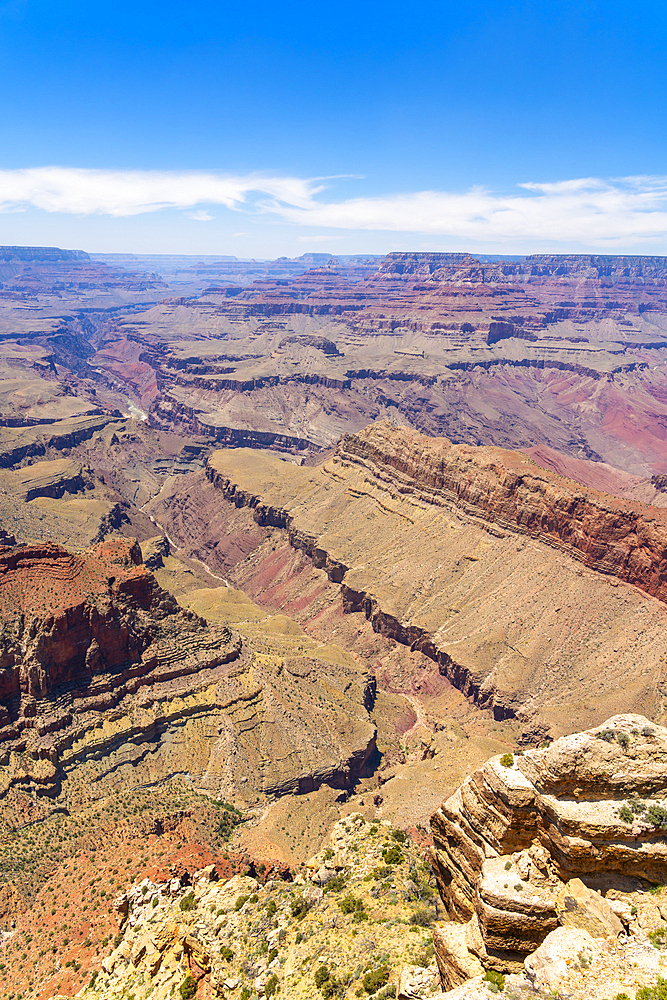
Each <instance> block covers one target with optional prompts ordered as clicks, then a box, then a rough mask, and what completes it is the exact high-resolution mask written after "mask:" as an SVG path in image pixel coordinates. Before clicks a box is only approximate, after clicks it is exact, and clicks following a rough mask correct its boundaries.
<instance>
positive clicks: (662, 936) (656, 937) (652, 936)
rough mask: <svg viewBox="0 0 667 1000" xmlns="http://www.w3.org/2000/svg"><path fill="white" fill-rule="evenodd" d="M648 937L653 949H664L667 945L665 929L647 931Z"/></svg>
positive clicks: (666, 928) (666, 929)
mask: <svg viewBox="0 0 667 1000" xmlns="http://www.w3.org/2000/svg"><path fill="white" fill-rule="evenodd" d="M648 936H649V940H650V941H651V944H652V945H653V946H654V947H655V948H664V947H665V945H667V927H658V928H657V930H654V931H649V935H648Z"/></svg>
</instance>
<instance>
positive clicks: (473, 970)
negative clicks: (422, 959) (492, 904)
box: [433, 922, 484, 989]
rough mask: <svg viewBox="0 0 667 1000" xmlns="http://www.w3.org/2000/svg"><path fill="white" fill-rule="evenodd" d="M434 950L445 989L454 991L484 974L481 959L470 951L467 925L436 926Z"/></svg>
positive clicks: (448, 924) (443, 924)
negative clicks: (455, 988)
mask: <svg viewBox="0 0 667 1000" xmlns="http://www.w3.org/2000/svg"><path fill="white" fill-rule="evenodd" d="M433 948H434V951H435V960H436V962H437V963H438V970H439V972H440V982H441V983H442V986H443V988H444V989H452V988H453V987H454V986H458V985H460V984H461V983H465V982H466V980H468V979H472V978H473V977H474V976H479V975H481V974H482V973H483V972H484V967H483V966H482V963H481V962H480V960H479V958H478V957H477V956H476V955H474V954H473V953H472V952H471V951H470V950H469V949H468V940H467V935H466V925H465V924H456V923H453V922H452V923H439V924H436V925H435V927H434V928H433Z"/></svg>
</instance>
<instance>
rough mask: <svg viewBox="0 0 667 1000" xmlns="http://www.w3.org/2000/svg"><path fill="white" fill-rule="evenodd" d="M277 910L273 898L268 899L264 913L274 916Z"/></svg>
mask: <svg viewBox="0 0 667 1000" xmlns="http://www.w3.org/2000/svg"><path fill="white" fill-rule="evenodd" d="M277 912H278V907H277V906H276V901H275V899H270V900H269V901H268V903H267V904H266V915H267V917H274V916H275V915H276V913H277Z"/></svg>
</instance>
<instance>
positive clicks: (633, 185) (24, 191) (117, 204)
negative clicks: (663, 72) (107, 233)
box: [0, 167, 667, 249]
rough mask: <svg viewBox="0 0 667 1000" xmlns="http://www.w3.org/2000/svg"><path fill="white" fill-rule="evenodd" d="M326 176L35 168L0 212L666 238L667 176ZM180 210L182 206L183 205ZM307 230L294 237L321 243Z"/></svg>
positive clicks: (7, 184) (607, 243)
mask: <svg viewBox="0 0 667 1000" xmlns="http://www.w3.org/2000/svg"><path fill="white" fill-rule="evenodd" d="M324 181H326V178H325V179H323V178H299V177H276V176H264V175H261V174H259V173H256V174H249V175H246V176H233V175H224V174H217V173H202V172H194V171H192V172H166V171H138V170H136V171H120V170H87V169H80V168H68V167H36V168H30V169H23V170H0V211H3V212H16V211H23V210H25V209H27V208H29V207H33V208H37V209H41V210H43V211H45V212H49V213H54V212H59V213H67V214H74V215H107V216H113V217H123V216H134V215H140V214H143V213H147V212H158V211H161V210H164V209H180V210H183V211H186V214H187V215H188V216H189V217H190V218H193V219H197V220H198V221H208V220H209V219H210V218H211V217H212V216H211V215H210V213H209V212H208V211H207V210H206V207H205V206H209V207H210V206H216V205H217V206H223V207H225V208H227V209H229V210H233V211H237V212H243V213H245V214H246V215H249V216H253V217H254V218H255V219H256V220H259V219H261V218H265V219H268V218H269V217H272V218H274V219H275V218H276V217H278V218H280V219H281V220H282V221H283V222H286V223H289V224H292V225H296V226H299V227H304V228H306V227H317V229H318V230H320V233H321V232H322V230H328V231H331V230H347V231H367V232H368V231H375V232H378V233H379V232H395V233H401V232H403V233H410V234H417V233H421V234H424V235H426V236H431V237H441V238H446V239H447V240H450V241H451V240H453V241H458V242H459V243H465V242H467V241H471V242H472V241H474V242H475V243H486V244H490V243H494V244H498V243H503V244H517V245H519V244H522V243H524V244H525V243H527V242H535V241H538V242H541V243H543V244H552V243H553V244H557V243H562V244H570V245H572V244H575V245H578V244H581V245H587V246H597V247H603V248H609V249H613V248H615V247H617V246H631V245H633V244H637V243H640V244H650V243H654V242H656V241H659V240H661V241H664V240H665V239H667V177H653V176H648V177H647V176H637V177H625V178H615V179H606V180H605V179H601V178H596V177H588V178H577V179H571V180H564V181H556V182H549V183H537V182H533V181H530V182H523V183H521V184H518V185H517V188H516V189H515V192H514V193H511V194H499V193H495V192H493V191H490V190H488V189H486V188H478V187H474V188H471V189H470V190H468V191H465V192H462V193H459V192H449V191H417V192H408V193H398V194H393V195H385V196H381V197H372V196H368V197H360V198H349V199H346V200H343V201H336V200H335V199H334V198H332V197H331V196H330V193H327V194H325V183H324ZM187 210H189V211H187ZM320 233H318V234H317V235H315V234H313V235H312V236H303V237H300V238H299V239H300V240H301V241H304V242H305V241H312V242H319V241H322V240H324V241H326V239H327V237H326V236H324V237H322V236H320Z"/></svg>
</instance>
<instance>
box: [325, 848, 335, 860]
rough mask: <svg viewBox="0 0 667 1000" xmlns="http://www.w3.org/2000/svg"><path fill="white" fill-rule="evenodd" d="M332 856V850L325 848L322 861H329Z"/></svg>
mask: <svg viewBox="0 0 667 1000" xmlns="http://www.w3.org/2000/svg"><path fill="white" fill-rule="evenodd" d="M333 856H334V852H333V850H332V849H331V848H330V847H327V849H326V851H325V852H324V860H325V861H331V859H332V858H333Z"/></svg>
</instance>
